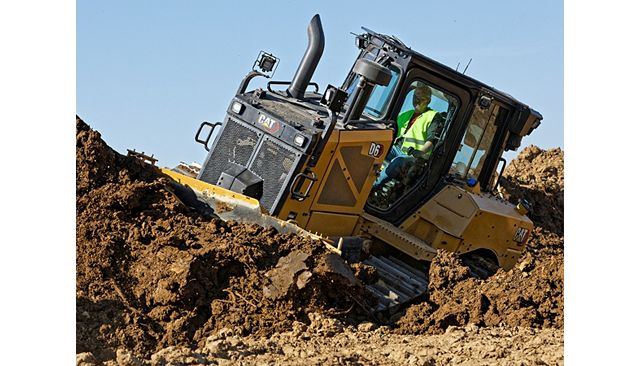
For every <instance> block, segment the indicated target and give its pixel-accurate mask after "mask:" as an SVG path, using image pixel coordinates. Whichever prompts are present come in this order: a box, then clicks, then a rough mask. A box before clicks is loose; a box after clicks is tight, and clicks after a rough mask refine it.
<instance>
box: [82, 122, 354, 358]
mask: <svg viewBox="0 0 640 366" xmlns="http://www.w3.org/2000/svg"><path fill="white" fill-rule="evenodd" d="M76 133H77V135H76V179H77V180H76V225H77V229H76V241H77V247H76V248H77V253H76V268H77V277H76V351H77V352H78V353H82V352H91V353H93V355H94V356H95V357H96V358H97V359H98V360H105V359H114V358H115V357H116V350H117V349H118V348H124V349H128V350H131V351H132V352H133V353H134V354H135V355H137V356H141V357H148V356H149V355H151V354H152V353H153V352H156V351H158V350H159V349H162V348H164V347H167V346H174V345H181V346H184V345H187V346H195V345H197V344H198V343H199V342H200V343H202V342H204V340H205V339H206V337H207V336H208V335H209V334H210V333H211V332H215V331H217V330H219V329H221V328H232V329H237V330H238V331H239V332H240V333H241V334H249V333H251V334H257V335H260V334H264V335H268V334H270V333H272V332H275V331H281V330H284V329H289V328H290V325H291V323H292V322H293V321H301V322H307V323H308V322H309V319H308V318H307V314H308V313H310V312H314V311H316V312H320V313H326V312H329V311H331V312H339V311H342V310H345V309H351V310H353V311H351V312H347V311H344V314H347V313H349V314H350V316H354V315H353V314H357V309H353V307H354V304H355V302H354V299H357V297H358V296H359V293H360V291H361V289H359V288H355V287H354V286H352V287H349V286H345V285H344V283H340V284H337V283H336V282H337V281H344V280H345V279H344V278H342V277H341V276H339V275H336V273H334V272H331V271H327V268H326V266H327V265H328V264H327V263H329V262H331V261H332V259H331V258H332V256H331V254H329V253H328V251H327V250H326V248H325V246H324V244H322V243H321V242H316V241H313V240H310V239H306V238H302V237H298V236H294V235H281V234H278V233H277V231H276V230H275V229H265V228H262V227H260V226H257V225H253V226H251V225H243V224H238V223H233V222H223V221H220V220H218V219H216V218H214V217H204V216H202V215H199V214H198V213H197V212H195V211H193V210H192V209H191V208H189V207H187V206H185V205H184V204H183V203H182V202H181V201H180V200H179V199H178V198H177V197H176V195H175V192H174V190H173V189H172V188H171V184H170V180H169V179H168V178H167V177H165V176H163V175H162V174H161V172H160V171H159V170H158V169H156V168H155V167H153V166H150V165H148V164H146V163H143V162H142V161H140V160H138V159H136V158H132V157H127V156H123V155H120V154H118V153H117V152H115V151H114V150H112V149H111V148H110V147H109V146H107V144H106V143H105V142H104V141H103V140H102V139H101V137H100V134H99V133H98V132H96V131H94V130H92V129H91V128H90V127H89V126H88V125H87V124H86V123H84V122H83V121H82V120H80V119H79V118H76ZM295 253H298V254H300V255H302V257H303V259H302V260H301V261H299V263H298V264H299V265H300V266H301V267H300V268H299V269H300V270H301V273H297V272H296V273H293V274H292V276H297V277H296V278H292V280H295V281H293V282H292V283H287V282H286V281H285V283H284V285H282V286H284V288H280V290H281V294H280V295H279V296H277V297H273V298H271V297H268V296H264V295H263V293H264V291H265V289H266V288H268V286H269V285H272V284H271V283H270V280H268V279H267V277H266V274H267V273H268V272H269V271H270V270H271V271H273V270H276V269H277V268H278V265H279V263H281V262H282V259H283V258H285V257H287V256H289V255H293V254H295ZM298 257H300V256H298ZM345 267H346V266H345ZM343 270H344V271H346V272H348V271H349V269H348V267H346V269H344V268H343ZM351 276H353V275H351ZM347 281H348V280H347ZM294 284H295V285H294ZM282 286H281V287H282ZM357 300H358V301H361V300H359V299H357ZM344 314H343V315H344ZM336 316H337V315H336Z"/></svg>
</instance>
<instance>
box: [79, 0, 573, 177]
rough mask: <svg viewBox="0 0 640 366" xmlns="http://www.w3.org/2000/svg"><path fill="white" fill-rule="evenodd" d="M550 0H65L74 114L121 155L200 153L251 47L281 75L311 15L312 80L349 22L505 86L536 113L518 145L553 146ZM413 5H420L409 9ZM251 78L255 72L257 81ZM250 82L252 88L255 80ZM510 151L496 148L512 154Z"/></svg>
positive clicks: (335, 80) (559, 11) (554, 7)
mask: <svg viewBox="0 0 640 366" xmlns="http://www.w3.org/2000/svg"><path fill="white" fill-rule="evenodd" d="M562 6H563V3H562V2H561V1H547V0H545V1H531V2H522V1H517V2H516V1H491V2H477V1H447V2H432V1H403V2H398V3H389V2H388V1H367V2H364V1H358V2H356V1H352V2H346V1H345V2H335V1H323V2H310V1H304V2H303V1H273V2H257V1H243V2H237V1H236V2H230V1H223V2H213V1H189V2H179V1H154V2H130V1H109V2H97V1H88V0H80V1H77V3H76V113H77V114H78V115H79V116H80V117H81V118H83V119H84V120H85V121H86V122H88V123H89V124H90V125H91V126H92V127H93V128H94V129H96V130H98V131H99V132H101V133H102V136H103V138H104V139H105V140H106V141H107V143H108V144H109V145H110V146H111V147H113V148H114V149H116V150H117V151H119V152H121V153H126V149H134V148H135V149H136V150H138V151H144V152H146V153H149V154H151V153H152V154H154V155H155V157H157V158H158V159H159V165H161V166H169V167H171V166H174V165H176V164H177V163H178V162H180V161H185V162H192V161H195V162H199V163H202V162H203V161H204V159H205V157H206V151H205V150H204V149H203V147H202V145H199V144H197V143H196V142H195V141H194V134H195V132H196V130H197V128H198V126H199V125H200V122H201V121H203V120H207V121H220V120H222V118H223V117H224V112H225V110H226V108H227V106H228V104H229V102H230V100H231V98H232V97H233V94H234V92H235V90H236V89H237V87H238V84H239V83H240V80H241V79H242V77H243V76H244V75H245V74H246V73H247V72H248V71H249V70H250V69H251V66H252V65H253V61H254V60H255V57H256V56H257V55H258V53H259V51H261V50H265V51H268V52H271V53H273V54H275V55H276V56H278V57H279V58H280V59H281V61H280V65H279V67H278V69H277V71H276V74H275V77H274V80H290V79H291V77H292V76H293V74H294V73H295V70H296V68H297V66H298V64H299V62H300V59H301V57H302V55H303V53H304V50H305V48H306V45H307V35H306V27H307V24H308V23H309V20H310V19H311V17H312V16H313V15H314V14H316V13H318V14H320V17H321V19H322V24H323V27H324V32H325V51H324V55H323V57H322V59H321V60H320V64H319V65H318V68H317V70H316V73H315V74H314V77H313V81H316V82H318V84H320V88H321V89H322V90H324V87H325V86H326V85H327V84H329V83H330V84H333V85H340V84H341V83H342V81H343V79H344V77H345V75H346V74H347V72H348V71H349V68H350V66H351V65H352V63H353V60H354V58H355V56H356V54H357V50H356V48H355V46H354V40H353V36H352V35H351V34H350V32H354V33H360V32H361V29H360V27H361V26H364V27H367V28H370V29H373V30H375V31H377V32H381V33H387V34H394V35H396V36H398V37H399V38H400V39H401V40H402V41H403V42H404V43H406V44H407V45H409V46H410V47H411V48H413V49H415V50H417V51H419V52H421V53H423V54H425V55H427V56H430V57H432V58H434V59H435V60H438V61H440V62H442V63H444V64H446V65H449V66H451V67H453V68H455V67H456V65H458V64H460V70H462V69H463V68H464V66H465V65H466V64H467V62H468V61H469V59H471V58H472V59H473V60H472V61H471V64H470V66H469V68H468V70H467V72H466V73H467V74H468V75H470V76H472V77H474V78H476V79H479V80H481V81H483V82H485V83H486V84H488V85H491V86H493V87H495V88H497V89H499V90H502V91H504V92H507V93H509V94H511V95H512V96H514V97H515V98H517V99H519V100H521V101H522V102H524V103H526V104H528V105H530V106H531V107H532V108H534V109H536V110H538V111H539V112H541V113H542V114H543V116H544V121H543V123H542V125H541V126H540V127H539V128H538V129H537V130H536V131H534V133H533V134H532V135H531V136H529V137H526V138H525V139H524V140H523V147H524V146H526V145H529V144H536V145H538V146H540V147H542V148H552V147H557V146H559V147H563V148H564V128H563V124H564V120H563V112H564V107H563V91H564V90H563V8H562ZM417 14H422V15H420V16H417ZM258 80H259V81H258ZM258 80H256V81H254V82H252V84H251V86H250V87H258V86H262V85H263V83H264V81H262V80H264V79H258ZM514 155H515V154H510V155H508V156H507V157H508V158H512V157H513V156H514Z"/></svg>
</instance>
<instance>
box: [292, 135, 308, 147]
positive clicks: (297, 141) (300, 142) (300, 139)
mask: <svg viewBox="0 0 640 366" xmlns="http://www.w3.org/2000/svg"><path fill="white" fill-rule="evenodd" d="M306 141H307V138H306V137H304V136H302V135H296V137H294V138H293V143H294V144H296V145H297V146H300V147H302V146H304V143H305V142H306Z"/></svg>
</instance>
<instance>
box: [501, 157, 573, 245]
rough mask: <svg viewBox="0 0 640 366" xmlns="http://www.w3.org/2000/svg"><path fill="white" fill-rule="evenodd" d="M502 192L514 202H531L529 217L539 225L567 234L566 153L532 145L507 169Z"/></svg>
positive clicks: (502, 181) (548, 229)
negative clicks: (565, 207)
mask: <svg viewBox="0 0 640 366" xmlns="http://www.w3.org/2000/svg"><path fill="white" fill-rule="evenodd" d="M500 184H501V186H502V187H503V188H504V190H503V191H502V192H503V194H504V195H505V198H507V199H508V200H509V201H510V202H512V203H517V202H518V200H519V199H524V200H526V201H528V202H529V203H530V206H531V210H530V212H529V217H530V218H531V220H533V221H534V222H535V224H536V225H537V226H539V227H542V228H544V229H545V230H547V231H550V232H552V233H555V234H558V235H564V152H563V151H562V150H561V149H560V148H555V149H550V150H543V149H540V148H539V147H537V146H534V145H531V146H528V147H526V148H525V149H523V150H522V151H521V152H520V154H518V157H517V158H516V159H514V160H513V161H511V163H510V164H509V166H507V168H506V169H505V171H504V177H503V179H501V182H500Z"/></svg>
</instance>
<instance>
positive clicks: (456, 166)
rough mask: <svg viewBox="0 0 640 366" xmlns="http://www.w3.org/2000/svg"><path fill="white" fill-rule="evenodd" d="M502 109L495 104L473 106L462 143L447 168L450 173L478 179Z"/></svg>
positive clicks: (464, 177)
mask: <svg viewBox="0 0 640 366" xmlns="http://www.w3.org/2000/svg"><path fill="white" fill-rule="evenodd" d="M504 111H505V110H504V109H502V108H501V107H500V106H498V105H496V104H492V105H491V106H489V107H488V108H482V107H480V106H479V105H476V106H475V109H474V111H473V114H472V115H471V118H470V120H469V126H468V127H467V130H466V132H465V134H464V138H463V139H462V143H461V144H460V145H459V146H458V152H457V153H456V156H455V158H454V159H453V163H452V165H451V168H450V169H449V174H450V175H453V176H454V177H456V178H459V179H470V178H473V179H476V180H477V179H478V177H479V176H480V172H481V170H482V166H483V165H484V160H485V158H486V157H487V155H488V154H489V149H490V148H491V142H492V141H493V138H494V136H495V134H496V131H497V129H498V126H497V125H496V119H497V117H498V114H499V113H502V112H504Z"/></svg>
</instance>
